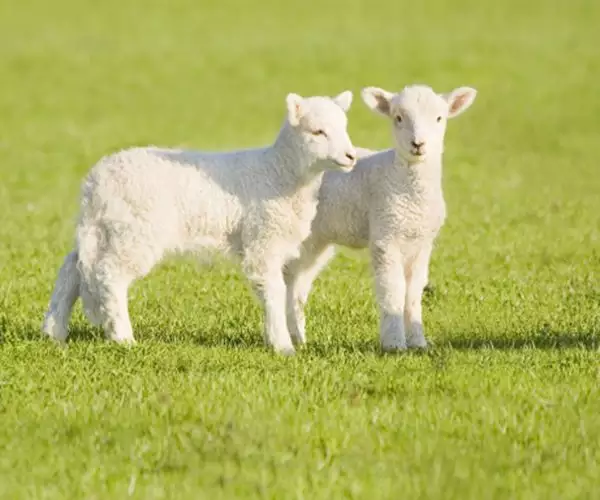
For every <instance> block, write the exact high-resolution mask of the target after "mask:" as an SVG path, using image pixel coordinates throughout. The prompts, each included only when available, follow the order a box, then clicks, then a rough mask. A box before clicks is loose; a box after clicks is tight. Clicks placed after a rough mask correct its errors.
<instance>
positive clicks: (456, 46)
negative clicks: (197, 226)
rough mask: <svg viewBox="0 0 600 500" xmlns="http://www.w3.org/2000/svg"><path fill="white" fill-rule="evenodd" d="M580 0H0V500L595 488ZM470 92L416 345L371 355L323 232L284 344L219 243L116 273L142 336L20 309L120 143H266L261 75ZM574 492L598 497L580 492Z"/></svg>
mask: <svg viewBox="0 0 600 500" xmlns="http://www.w3.org/2000/svg"><path fill="white" fill-rule="evenodd" d="M599 25H600V3H599V2H597V1H596V0H571V1H569V2H564V1H562V0H529V1H528V2H524V1H523V0H520V1H517V0H499V1H498V2H484V1H481V0H463V1H459V2H444V1H443V0H433V1H432V0H423V1H421V2H403V1H393V0H382V1H381V2H377V3H374V2H352V1H349V0H346V1H344V0H328V1H316V0H307V1H304V2H284V1H281V0H262V1H260V2H248V1H243V0H235V1H230V0H219V1H217V0H202V1H192V0H173V1H170V2H152V1H143V0H129V1H123V0H121V1H117V0H103V1H102V2H90V1H87V2H86V1H81V0H79V1H76V0H55V1H52V2H49V1H45V0H21V1H20V2H16V1H13V2H9V1H5V2H2V3H1V4H0V60H1V61H2V63H1V68H2V70H1V71H0V498H2V499H3V500H4V499H7V500H8V499H62V498H64V499H121V498H138V499H144V500H146V499H149V500H153V499H163V498H164V499H167V498H169V499H170V498H173V499H204V498H206V499H218V498H273V499H275V498H276V499H282V498H298V499H300V498H304V499H320V498H324V499H325V498H365V499H366V498H369V499H371V498H374V499H378V498H381V499H398V498H400V499H404V498H406V499H409V498H420V499H444V500H446V499H461V500H463V499H477V500H480V499H492V498H493V499H497V498H507V499H508V498H510V499H520V498H523V499H525V498H527V499H544V500H545V499H550V498H560V499H572V498H573V499H574V498H577V499H584V498H593V497H594V496H595V495H597V494H598V493H597V491H599V485H600V446H599V445H600V391H599V389H598V387H599V383H600V351H599V350H598V348H599V345H600V281H599V277H600V164H599V161H598V158H599V157H600V91H599V87H598V82H599V81H600V58H599V57H598V46H599V45H600V35H599V32H598V26H599ZM416 82H423V83H428V84H430V85H432V86H433V87H434V88H435V89H437V90H439V91H448V90H451V89H452V88H454V87H457V86H460V85H470V86H474V87H476V88H477V89H478V90H479V94H478V97H477V100H476V101H475V103H474V105H473V107H472V108H471V109H470V110H469V111H468V112H467V113H465V114H464V115H462V116H461V117H460V118H457V119H456V120H454V121H452V122H451V123H450V124H449V130H448V135H447V144H446V155H445V167H444V189H445V195H446V200H447V203H448V221H447V224H446V226H445V227H444V228H443V230H442V233H441V235H440V237H439V239H438V242H437V246H436V249H435V252H434V256H433V261H432V265H431V281H432V285H433V287H432V290H431V291H430V292H429V293H428V294H427V297H426V302H425V307H424V319H425V326H426V334H427V336H428V338H429V339H430V340H431V341H432V342H433V347H432V348H431V349H430V350H429V351H428V352H426V353H421V354H416V353H409V354H401V355H385V356H384V355H382V354H381V353H380V352H379V348H378V333H377V321H378V318H377V308H376V304H375V302H374V298H373V293H372V283H371V276H370V267H369V261H368V256H367V254H366V253H364V252H356V251H352V252H350V251H342V252H341V253H340V254H339V255H338V256H337V257H336V259H335V260H334V261H333V262H332V264H331V265H330V266H329V267H328V268H327V270H326V271H325V272H324V273H323V274H322V275H321V276H320V278H319V279H318V281H317V283H316V286H315V290H314V293H313V295H312V296H311V300H310V303H309V306H308V335H309V344H308V345H307V346H306V348H305V349H303V350H301V351H300V352H299V353H298V355H297V356H296V357H294V358H289V359H288V358H280V357H277V356H275V355H273V354H271V353H269V352H266V351H265V350H264V349H263V347H262V334H261V328H262V326H261V311H260V308H259V307H258V305H257V303H256V302H255V300H254V299H253V297H252V294H251V293H250V291H249V287H248V285H247V283H246V281H245V279H244V278H243V276H242V275H241V274H240V272H239V268H238V267H237V265H236V264H232V263H227V262H221V261H220V260H217V261H215V262H214V263H212V264H211V265H202V264H200V263H197V262H195V261H194V260H192V259H188V258H186V259H180V260H174V261H168V262H165V263H164V264H163V265H161V266H160V267H159V268H157V269H156V270H155V271H154V272H153V273H152V274H151V275H150V276H149V277H148V278H146V279H145V280H143V281H141V282H138V283H136V284H135V285H134V287H133V288H132V290H131V293H130V310H131V316H132V321H133V325H134V331H135V335H136V338H137V340H138V342H139V344H138V345H137V346H136V347H134V348H132V349H127V348H123V347H119V346H116V345H111V344H108V343H106V342H104V341H103V340H102V336H101V333H100V331H99V330H98V329H96V328H93V327H91V326H89V324H88V323H87V322H86V320H85V318H84V316H83V315H82V312H81V309H80V307H79V306H78V307H77V309H76V312H75V314H74V317H73V320H72V336H71V340H70V342H69V344H68V347H67V348H66V349H61V348H59V347H57V346H55V345H53V344H51V343H50V342H49V341H47V340H45V339H43V338H41V335H40V333H39V326H40V324H41V320H42V317H43V313H44V310H45V307H46V304H47V301H48V299H49V296H50V292H51V289H52V286H53V283H54V279H55V277H56V272H57V270H58V267H59V266H60V264H61V262H62V259H63V257H64V255H65V254H66V253H67V252H68V251H69V249H70V248H71V245H72V241H73V229H74V222H75V218H76V215H77V204H78V196H79V187H80V183H81V179H82V177H83V176H84V175H85V173H86V171H87V170H88V169H89V167H90V166H91V165H92V164H93V163H94V162H95V161H97V160H98V159H99V158H100V157H101V156H102V155H104V154H106V153H108V152H111V151H114V150H116V149H119V148H121V147H126V146H130V145H146V144H159V145H165V146H185V147H194V148H201V149H212V150H218V149H227V148H236V147H247V146H257V145H263V144H267V143H269V142H271V141H272V140H273V139H274V137H275V134H276V133H277V131H278V128H279V125H280V123H281V121H282V119H283V117H284V112H285V103H284V99H285V95H286V94H287V93H288V92H297V93H300V94H303V95H312V94H330V95H334V94H337V93H339V92H341V91H342V90H344V89H351V90H353V91H354V94H355V101H354V103H353V107H352V109H351V110H350V114H349V117H350V133H351V136H352V138H353V140H354V142H355V143H356V144H358V145H361V146H367V147H373V148H383V147H388V146H389V145H390V144H391V135H390V132H389V129H388V125H387V123H386V121H385V120H383V119H381V118H380V117H377V116H375V115H373V114H372V113H370V112H369V111H368V110H367V108H366V106H365V105H364V104H363V103H362V102H361V100H360V97H359V95H360V93H359V91H360V88H361V87H363V86H366V85H375V86H380V87H383V88H387V89H390V90H397V89H400V88H401V87H402V86H403V85H405V84H409V83H416ZM594 492H596V493H594Z"/></svg>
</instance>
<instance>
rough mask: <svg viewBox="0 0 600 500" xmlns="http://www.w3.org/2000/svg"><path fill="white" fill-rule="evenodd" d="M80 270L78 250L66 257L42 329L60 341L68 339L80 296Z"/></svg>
mask: <svg viewBox="0 0 600 500" xmlns="http://www.w3.org/2000/svg"><path fill="white" fill-rule="evenodd" d="M79 281H80V280H79V271H78V270H77V252H76V251H73V252H71V253H70V254H69V255H67V256H66V257H65V260H64V262H63V265H62V267H61V268H60V271H59V272H58V278H57V279H56V284H55V285H54V291H53V292H52V298H51V299H50V305H49V306H48V311H47V312H46V316H45V318H44V323H43V325H42V331H43V332H44V333H45V334H46V335H48V336H49V337H51V338H53V339H54V340H57V341H59V342H64V341H65V340H67V337H68V335H69V330H68V325H69V317H70V316H71V311H72V309H73V306H74V305H75V302H76V301H77V298H78V297H79Z"/></svg>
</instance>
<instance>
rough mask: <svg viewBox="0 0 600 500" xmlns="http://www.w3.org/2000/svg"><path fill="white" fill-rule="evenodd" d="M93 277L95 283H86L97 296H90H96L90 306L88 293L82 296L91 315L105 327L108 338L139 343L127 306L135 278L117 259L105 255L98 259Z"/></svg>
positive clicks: (122, 342)
mask: <svg viewBox="0 0 600 500" xmlns="http://www.w3.org/2000/svg"><path fill="white" fill-rule="evenodd" d="M89 281H90V282H91V283H86V286H88V289H89V290H90V292H91V294H92V295H93V297H90V299H92V300H89V302H90V303H89V304H87V307H86V299H87V294H84V295H82V298H83V300H84V307H85V308H86V310H87V311H89V313H88V315H89V317H90V319H91V320H92V321H94V322H95V323H99V324H100V325H101V326H102V327H103V329H104V333H105V336H106V338H107V339H109V340H113V341H115V342H118V343H121V344H135V339H134V338H133V330H132V328H131V321H130V319H129V310H128V307H127V291H128V288H129V285H130V283H131V282H132V278H131V277H130V276H129V275H128V274H127V273H126V272H124V269H123V268H122V267H121V266H119V264H118V261H117V260H116V259H115V260H114V261H111V260H110V259H104V260H102V261H100V262H98V263H97V265H96V266H95V268H94V272H93V274H91V275H90V277H89ZM92 302H93V303H92Z"/></svg>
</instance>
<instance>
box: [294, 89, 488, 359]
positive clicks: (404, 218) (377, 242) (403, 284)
mask: <svg viewBox="0 0 600 500" xmlns="http://www.w3.org/2000/svg"><path fill="white" fill-rule="evenodd" d="M475 96H476V90H474V89H472V88H468V87H460V88H457V89H455V90H453V91H452V92H450V93H448V94H441V95H440V94H437V93H435V92H434V91H433V90H432V89H431V88H430V87H427V86H423V85H414V86H408V87H405V88H404V89H403V90H402V91H401V92H400V93H396V94H394V93H391V92H388V91H385V90H383V89H380V88H376V87H368V88H365V89H363V91H362V98H363V100H364V102H365V103H366V105H367V106H368V107H369V108H371V109H372V110H374V111H376V112H379V113H381V114H383V115H384V116H387V117H388V118H389V119H390V120H391V121H392V129H393V135H394V138H395V148H394V149H390V150H387V151H381V152H376V153H374V154H370V155H369V154H368V150H366V152H365V151H364V150H363V152H365V154H361V158H360V159H359V161H358V163H357V165H356V167H355V168H354V169H353V171H352V172H351V173H348V174H346V175H344V176H341V175H338V174H337V173H335V172H329V173H327V174H325V177H324V179H323V182H322V185H321V190H320V193H319V205H318V209H317V215H316V217H315V219H314V220H313V223H312V227H311V235H310V237H309V238H308V239H307V240H306V241H305V242H304V243H303V246H302V254H301V257H300V258H299V259H297V260H295V261H293V262H291V263H289V265H288V266H287V268H286V271H285V275H286V283H287V315H288V317H287V319H288V329H289V331H290V333H291V335H292V339H293V341H294V342H295V343H296V344H302V343H304V342H305V315H304V306H305V303H306V301H307V299H308V295H309V293H310V289H311V286H312V282H313V280H314V279H315V278H316V276H317V274H318V273H319V271H320V270H321V269H322V268H323V267H324V266H325V264H326V263H327V262H328V261H329V259H330V258H331V257H332V256H333V254H334V247H333V245H334V244H338V245H344V246H347V247H352V248H365V247H368V248H369V249H370V254H371V261H372V267H373V272H374V279H375V290H376V296H377V299H378V303H379V307H380V315H381V319H380V340H381V346H382V348H383V350H384V351H395V350H402V349H406V348H407V347H410V348H414V347H421V348H424V347H426V346H427V341H426V339H425V336H424V332H423V324H422V315H421V299H422V294H423V289H424V288H425V286H426V285H427V281H428V267H429V259H430V256H431V251H432V247H433V243H434V240H435V238H436V236H437V234H438V232H439V230H440V229H441V227H442V225H443V223H444V220H445V217H446V208H445V202H444V197H443V193H442V153H443V146H444V135H445V130H446V120H447V119H448V118H453V117H455V116H458V115H459V114H460V113H462V112H463V111H465V110H466V109H467V108H468V107H469V106H470V105H471V104H472V103H473V101H474V99H475Z"/></svg>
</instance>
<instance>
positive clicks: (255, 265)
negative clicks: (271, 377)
mask: <svg viewBox="0 0 600 500" xmlns="http://www.w3.org/2000/svg"><path fill="white" fill-rule="evenodd" d="M244 268H245V271H246V274H247V275H248V278H249V279H250V281H251V282H252V285H253V288H254V291H255V292H256V295H257V296H258V298H259V299H260V301H261V303H262V305H263V309H264V322H265V324H264V328H265V334H264V338H265V343H266V345H267V346H270V347H272V348H273V350H274V351H275V352H277V353H280V354H283V355H286V356H291V355H293V354H294V346H293V345H292V339H291V337H290V334H289V331H288V328H287V320H286V286H285V282H284V280H283V266H282V265H279V263H278V261H277V260H274V259H272V260H271V261H270V262H265V261H259V262H255V261H253V260H252V259H246V261H245V262H244Z"/></svg>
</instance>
